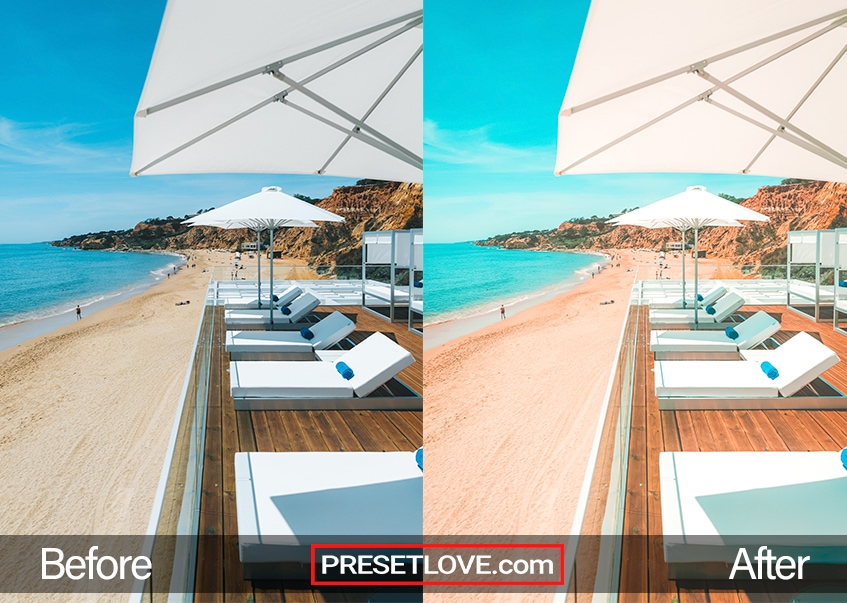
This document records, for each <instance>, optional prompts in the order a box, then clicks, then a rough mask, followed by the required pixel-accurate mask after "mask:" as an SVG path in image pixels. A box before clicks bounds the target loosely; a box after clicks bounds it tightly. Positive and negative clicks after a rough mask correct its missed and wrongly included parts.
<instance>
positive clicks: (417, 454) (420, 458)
mask: <svg viewBox="0 0 847 603" xmlns="http://www.w3.org/2000/svg"><path fill="white" fill-rule="evenodd" d="M845 452H847V450H845ZM415 460H416V461H417V462H418V467H420V468H421V471H423V446H421V447H420V448H418V449H417V450H416V451H415Z"/></svg>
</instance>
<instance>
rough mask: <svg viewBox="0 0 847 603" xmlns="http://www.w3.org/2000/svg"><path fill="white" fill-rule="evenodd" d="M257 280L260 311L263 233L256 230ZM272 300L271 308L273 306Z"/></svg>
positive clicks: (260, 307)
mask: <svg viewBox="0 0 847 603" xmlns="http://www.w3.org/2000/svg"><path fill="white" fill-rule="evenodd" d="M256 271H257V275H256V278H258V279H259V309H260V310H261V309H262V231H261V230H259V229H256ZM273 305H274V303H273V300H271V306H273Z"/></svg>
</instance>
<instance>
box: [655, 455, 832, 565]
mask: <svg viewBox="0 0 847 603" xmlns="http://www.w3.org/2000/svg"><path fill="white" fill-rule="evenodd" d="M659 472H660V479H661V501H662V532H663V541H664V550H665V561H667V562H668V563H698V562H699V563H702V562H714V561H720V562H725V563H729V564H732V563H733V562H734V561H735V557H736V555H737V553H738V547H737V546H735V547H733V546H732V543H733V542H734V543H735V544H736V545H739V544H752V543H750V542H749V541H750V538H749V537H754V538H757V537H758V538H757V541H756V542H757V543H759V541H761V542H760V543H759V544H760V545H780V544H782V545H783V546H782V548H783V551H782V552H781V554H790V553H789V552H787V551H786V550H784V549H785V547H801V548H805V549H806V553H805V554H809V553H808V549H809V548H811V547H814V546H815V545H816V544H817V545H818V546H819V547H821V548H824V547H825V544H823V543H825V542H826V540H822V539H820V538H819V537H821V536H844V535H847V513H845V512H844V508H845V503H847V470H845V468H844V466H843V465H842V464H841V459H840V453H839V452H663V453H661V455H660V456H659ZM732 536H743V537H747V538H744V539H743V540H744V542H742V540H741V539H735V540H733V539H732V538H731V537H732ZM786 536H791V537H792V538H790V539H787V538H785V537H786ZM816 537H817V538H816ZM825 548H826V550H825V551H819V552H818V554H813V555H812V557H813V561H816V562H818V563H847V548H844V547H842V548H841V550H840V552H839V550H838V548H837V547H832V546H830V547H825ZM756 550H757V549H756ZM748 553H749V554H750V556H751V557H752V556H753V553H752V552H750V551H749V550H748Z"/></svg>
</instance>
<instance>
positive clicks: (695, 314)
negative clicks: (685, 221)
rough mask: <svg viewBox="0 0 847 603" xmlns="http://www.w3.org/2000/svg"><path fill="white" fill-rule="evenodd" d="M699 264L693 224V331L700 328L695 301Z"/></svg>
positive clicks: (698, 251) (695, 228) (698, 249)
mask: <svg viewBox="0 0 847 603" xmlns="http://www.w3.org/2000/svg"><path fill="white" fill-rule="evenodd" d="M699 265H700V247H699V244H698V241H697V226H695V227H694V300H695V301H694V330H695V331H697V330H699V328H700V321H699V318H700V317H699V309H700V304H699V303H697V301H696V300H697V294H698V289H697V286H698V282H697V279H698V276H699V275H698V271H697V269H698V267H699Z"/></svg>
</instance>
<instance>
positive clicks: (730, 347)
mask: <svg viewBox="0 0 847 603" xmlns="http://www.w3.org/2000/svg"><path fill="white" fill-rule="evenodd" d="M728 328H731V329H734V330H735V333H736V338H735V339H733V338H731V337H730V335H729V334H727V332H726V331H725V330H724V331H652V332H651V333H650V350H651V351H653V352H737V351H739V350H748V349H750V348H753V347H756V346H757V345H759V344H760V343H762V342H763V341H765V340H766V339H767V338H768V337H770V336H771V335H773V334H774V333H776V332H777V331H779V321H778V320H776V319H775V318H774V317H772V316H771V315H770V314H768V313H767V312H761V311H759V312H756V314H754V315H753V316H751V317H750V318H748V319H746V320H744V321H743V322H741V323H739V324H737V325H734V326H733V327H728Z"/></svg>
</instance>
